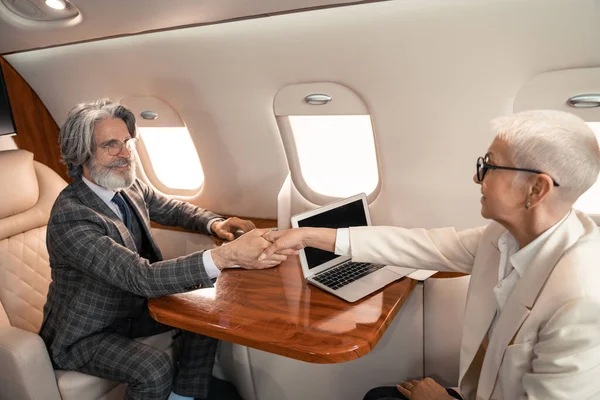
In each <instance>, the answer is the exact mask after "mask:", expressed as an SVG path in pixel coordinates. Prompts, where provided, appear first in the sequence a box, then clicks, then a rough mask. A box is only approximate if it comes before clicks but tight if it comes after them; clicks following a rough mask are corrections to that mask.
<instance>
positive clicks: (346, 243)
mask: <svg viewBox="0 0 600 400" xmlns="http://www.w3.org/2000/svg"><path fill="white" fill-rule="evenodd" d="M570 214H571V211H569V212H568V213H567V215H565V216H564V217H563V218H562V219H561V220H560V221H558V222H557V223H556V224H554V225H552V226H551V227H550V228H548V229H547V230H546V231H545V232H544V233H542V234H541V235H540V236H538V237H537V238H535V240H534V241H533V242H531V243H529V244H528V245H527V246H525V247H523V248H522V249H520V250H519V244H518V243H517V240H516V239H515V238H514V236H513V235H511V234H510V233H509V232H508V231H507V232H505V233H504V234H503V235H502V236H500V239H498V250H500V265H499V266H498V284H497V285H496V287H494V295H495V296H496V303H497V310H496V315H495V316H494V320H493V322H492V326H491V328H490V331H489V332H490V334H491V332H492V331H493V329H494V326H495V325H496V321H497V320H498V317H499V316H500V313H501V312H502V309H503V308H504V305H505V304H506V301H507V300H508V297H509V296H510V294H511V293H512V291H513V290H514V288H515V286H516V285H517V282H518V281H519V279H520V278H521V277H522V276H523V275H524V274H525V271H526V270H527V267H528V266H529V264H530V263H531V260H532V259H533V258H534V257H535V255H536V254H537V253H538V251H539V250H540V248H541V247H542V246H543V245H544V243H546V241H547V240H548V238H549V237H550V235H551V234H552V232H554V231H555V230H556V228H557V227H558V225H560V223H561V222H563V221H564V220H565V219H567V217H568V216H569V215H570ZM335 254H337V255H339V256H352V248H351V245H350V229H348V228H340V229H338V230H337V232H336V235H335Z"/></svg>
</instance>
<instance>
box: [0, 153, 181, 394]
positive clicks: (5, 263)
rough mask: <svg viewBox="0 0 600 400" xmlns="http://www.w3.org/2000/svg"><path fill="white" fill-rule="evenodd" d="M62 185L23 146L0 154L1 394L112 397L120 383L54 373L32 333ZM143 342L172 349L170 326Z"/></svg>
mask: <svg viewBox="0 0 600 400" xmlns="http://www.w3.org/2000/svg"><path fill="white" fill-rule="evenodd" d="M66 185H67V184H66V183H65V181H63V180H62V178H60V177H59V176H58V175H57V174H56V173H55V172H54V171H52V170H51V169H50V168H48V167H46V166H44V165H42V164H40V163H38V162H36V161H34V160H33V154H31V153H29V152H27V151H24V150H10V151H1V152H0V400H5V399H6V400H29V399H32V400H34V399H35V400H46V399H48V400H50V399H51V400H57V399H63V400H75V399H77V400H92V399H94V400H96V399H110V400H112V399H123V395H124V393H125V386H124V385H119V384H118V383H117V382H113V381H109V380H105V379H100V378H96V377H93V376H90V375H86V374H82V373H78V372H73V371H54V370H53V369H52V364H51V362H50V358H49V356H48V353H47V351H46V347H45V345H44V342H43V341H42V339H41V338H40V336H38V335H37V332H38V331H39V328H40V325H41V323H42V317H43V311H42V310H43V306H44V303H45V302H46V294H47V292H48V285H49V283H50V280H51V278H50V265H49V263H48V251H47V249H46V226H47V224H48V217H49V215H50V210H51V208H52V205H53V204H54V200H55V199H56V197H57V196H58V194H59V193H60V191H61V190H62V189H63V188H64V187H65V186H66ZM142 341H143V342H145V343H148V344H150V345H152V346H153V347H156V348H159V349H163V350H165V351H168V352H171V342H172V334H171V332H166V333H163V334H161V335H157V336H153V337H149V338H145V339H143V340H142Z"/></svg>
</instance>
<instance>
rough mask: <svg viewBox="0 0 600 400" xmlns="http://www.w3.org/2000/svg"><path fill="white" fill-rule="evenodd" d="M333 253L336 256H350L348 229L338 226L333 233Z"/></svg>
mask: <svg viewBox="0 0 600 400" xmlns="http://www.w3.org/2000/svg"><path fill="white" fill-rule="evenodd" d="M335 254H337V255H338V256H351V255H352V251H351V249H350V229H348V228H339V229H338V230H337V232H336V234H335Z"/></svg>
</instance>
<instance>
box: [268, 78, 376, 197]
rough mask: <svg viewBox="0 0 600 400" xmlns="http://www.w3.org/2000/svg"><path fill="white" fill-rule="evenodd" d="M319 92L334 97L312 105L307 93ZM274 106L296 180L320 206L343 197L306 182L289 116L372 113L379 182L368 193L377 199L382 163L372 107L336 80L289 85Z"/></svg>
mask: <svg viewBox="0 0 600 400" xmlns="http://www.w3.org/2000/svg"><path fill="white" fill-rule="evenodd" d="M315 93H321V94H327V95H329V96H331V98H332V100H331V101H330V102H329V103H327V104H322V105H311V104H308V103H307V102H306V101H304V99H305V97H306V96H308V95H310V94H315ZM273 105H274V107H273V109H274V112H275V117H276V120H277V125H278V127H279V132H280V134H281V140H282V142H283V146H284V149H285V153H286V156H287V161H288V167H289V170H290V176H291V179H292V183H293V184H294V186H295V187H296V189H297V190H298V192H299V193H300V194H301V195H302V196H303V197H304V198H305V199H306V200H308V201H309V202H311V203H313V204H316V205H324V204H328V203H331V202H333V201H336V200H339V199H340V197H333V196H328V195H324V194H322V193H318V192H316V191H314V190H313V189H312V188H311V187H310V186H309V185H308V184H307V183H306V181H305V179H304V177H303V175H302V169H301V167H300V159H299V155H298V149H297V147H296V142H295V139H294V133H293V131H292V126H291V124H290V120H289V118H288V117H289V116H296V115H303V116H316V115H327V116H335V115H369V116H370V117H371V126H372V130H373V131H372V134H373V143H374V147H375V159H376V162H377V185H376V187H375V189H374V190H373V191H372V192H371V193H367V200H368V202H369V203H371V202H372V201H373V200H375V199H376V198H377V196H378V195H379V192H380V190H381V165H380V162H379V152H378V149H377V140H376V138H377V137H376V132H375V123H374V121H373V116H372V115H371V113H370V111H369V109H368V107H367V106H366V104H365V103H364V101H363V100H362V99H361V98H360V97H359V96H358V95H357V94H356V93H355V92H354V91H352V90H351V89H349V88H347V87H345V86H343V85H340V84H337V83H333V82H320V83H308V84H295V85H289V86H285V87H284V88H282V89H281V90H280V91H279V92H278V93H277V95H276V96H275V100H274V104H273Z"/></svg>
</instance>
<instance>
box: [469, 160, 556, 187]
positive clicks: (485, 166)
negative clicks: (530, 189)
mask: <svg viewBox="0 0 600 400" xmlns="http://www.w3.org/2000/svg"><path fill="white" fill-rule="evenodd" d="M487 159H488V155H487V154H486V155H485V156H483V157H478V158H477V164H475V170H476V171H477V181H479V182H483V178H485V175H486V174H487V172H488V170H490V169H503V170H507V171H521V172H531V173H533V174H542V175H547V176H549V177H550V179H552V183H553V184H554V186H555V187H559V186H560V185H559V184H558V182H556V181H555V180H554V178H552V177H551V176H550V175H548V174H547V173H545V172H542V171H539V170H537V169H529V168H515V167H503V166H501V165H493V164H489V163H487V162H486V161H485V160H487ZM480 169H481V170H482V171H483V172H481V174H480V173H479V170H480ZM479 175H481V176H479Z"/></svg>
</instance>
